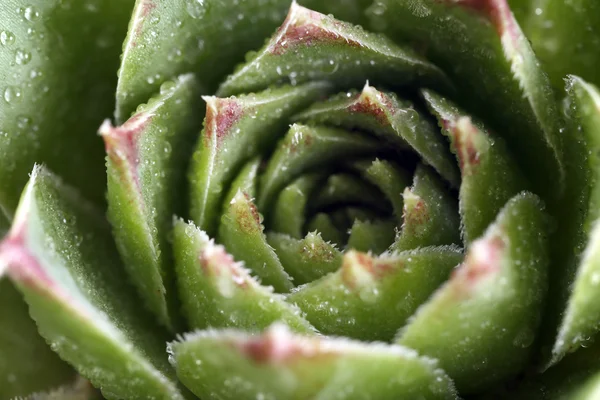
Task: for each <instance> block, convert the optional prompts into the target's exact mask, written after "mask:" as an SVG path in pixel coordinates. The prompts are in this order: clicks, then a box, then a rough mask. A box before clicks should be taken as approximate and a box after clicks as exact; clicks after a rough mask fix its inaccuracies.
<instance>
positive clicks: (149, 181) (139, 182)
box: [100, 75, 201, 330]
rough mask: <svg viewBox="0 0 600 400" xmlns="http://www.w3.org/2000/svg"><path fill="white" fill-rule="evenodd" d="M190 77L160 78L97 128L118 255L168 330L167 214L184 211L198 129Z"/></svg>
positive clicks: (173, 314) (173, 322)
mask: <svg viewBox="0 0 600 400" xmlns="http://www.w3.org/2000/svg"><path fill="white" fill-rule="evenodd" d="M197 100H199V88H198V83H197V82H196V80H195V79H194V77H193V76H192V75H184V76H182V77H180V78H178V79H177V80H176V81H175V82H169V83H165V84H164V85H163V86H162V87H161V93H160V95H158V96H157V97H155V98H153V99H151V100H150V102H149V103H148V104H146V105H144V106H141V107H139V108H138V110H137V112H136V114H135V115H134V116H132V117H131V119H129V120H128V121H127V122H126V123H125V124H123V125H121V126H119V127H116V128H113V127H112V126H111V125H110V123H109V122H108V121H107V122H105V124H104V125H103V126H102V127H101V128H100V134H101V135H102V137H103V138H104V142H105V143H106V152H107V154H108V155H107V157H106V160H107V161H106V165H107V169H108V214H109V219H110V221H111V223H112V226H113V233H114V235H115V238H116V241H117V245H118V248H119V252H120V253H121V257H123V261H124V264H125V267H126V268H127V272H128V273H129V275H130V277H131V279H132V281H133V283H134V284H135V285H136V287H137V289H138V291H139V293H140V295H141V297H142V298H143V299H144V300H145V302H146V304H147V306H148V307H149V309H150V310H151V311H152V312H153V313H154V314H156V316H157V317H158V319H159V321H160V322H161V323H162V324H164V325H165V326H167V327H168V328H169V329H171V330H175V329H176V327H177V326H178V325H179V324H180V321H178V319H179V317H178V315H179V305H178V302H177V297H176V289H175V276H174V274H173V267H172V254H171V250H170V247H169V244H168V241H167V235H168V233H169V232H170V231H171V221H172V215H173V214H174V213H181V212H182V211H183V204H182V201H181V200H182V198H183V196H181V192H182V191H183V189H184V188H185V176H186V173H185V170H186V166H187V162H186V160H187V159H188V158H189V157H190V155H191V151H190V150H189V149H190V148H191V145H192V143H193V142H194V139H195V136H196V134H197V132H198V130H200V126H201V120H200V118H199V116H198V114H197V112H195V110H194V108H193V107H192V105H193V104H194V103H195V102H196V101H197Z"/></svg>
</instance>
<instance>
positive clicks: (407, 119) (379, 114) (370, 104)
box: [296, 84, 460, 186]
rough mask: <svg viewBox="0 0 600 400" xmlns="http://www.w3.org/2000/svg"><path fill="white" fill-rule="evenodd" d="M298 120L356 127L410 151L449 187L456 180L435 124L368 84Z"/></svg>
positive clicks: (448, 153) (321, 104) (393, 96)
mask: <svg viewBox="0 0 600 400" xmlns="http://www.w3.org/2000/svg"><path fill="white" fill-rule="evenodd" d="M296 118H297V119H298V120H300V121H311V122H316V123H319V124H327V125H334V126H341V127H344V128H348V129H355V128H359V129H361V130H364V131H367V132H371V133H373V134H375V135H377V136H378V137H380V138H381V139H383V140H385V141H386V142H388V143H390V144H393V145H394V146H395V147H396V148H397V149H406V148H412V149H414V150H415V151H416V152H417V153H418V154H419V156H420V157H421V158H422V159H423V160H424V161H425V162H427V163H428V164H430V165H432V166H433V167H434V168H435V169H436V170H437V171H438V173H439V174H440V175H441V176H443V177H444V178H445V179H446V180H448V181H449V182H450V183H452V185H453V186H458V183H459V181H460V177H459V172H458V169H457V168H456V163H455V162H454V160H453V159H452V156H451V155H450V151H449V149H448V145H447V143H446V141H445V140H444V138H443V137H442V135H440V133H439V131H438V129H437V128H436V127H435V125H434V124H433V123H432V122H431V121H430V120H429V119H428V118H425V117H424V116H423V115H421V113H419V112H418V111H417V110H416V109H415V107H414V105H413V104H412V103H411V102H410V101H408V100H402V99H400V98H398V96H396V95H395V94H394V93H390V92H381V91H378V90H377V89H375V88H374V87H372V86H369V85H368V84H367V85H365V87H364V88H363V90H362V92H361V93H360V94H354V93H352V92H348V93H342V94H340V95H338V96H334V97H332V98H330V99H328V100H327V101H324V102H322V103H317V104H315V105H313V106H311V107H310V108H309V109H308V110H306V111H304V112H303V113H301V114H300V115H298V116H297V117H296Z"/></svg>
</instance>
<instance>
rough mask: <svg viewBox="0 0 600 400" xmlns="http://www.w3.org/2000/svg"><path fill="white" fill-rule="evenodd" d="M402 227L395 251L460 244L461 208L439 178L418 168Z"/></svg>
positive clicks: (406, 192) (406, 200)
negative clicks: (459, 208)
mask: <svg viewBox="0 0 600 400" xmlns="http://www.w3.org/2000/svg"><path fill="white" fill-rule="evenodd" d="M403 203H404V212H403V225H402V230H401V231H400V234H399V235H398V237H397V238H396V241H395V242H394V244H393V246H392V249H393V250H399V251H402V250H411V249H416V248H419V247H426V246H439V245H448V244H460V217H459V214H458V204H457V202H456V200H455V199H454V196H453V194H452V193H450V192H449V191H448V189H447V188H446V187H445V185H444V182H442V181H441V179H440V177H439V176H438V175H437V174H436V173H435V172H434V171H433V170H432V169H430V168H429V167H426V166H424V165H422V164H420V165H418V166H417V169H416V171H415V176H414V181H413V186H412V187H411V188H406V189H405V190H404V194H403Z"/></svg>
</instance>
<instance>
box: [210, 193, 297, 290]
mask: <svg viewBox="0 0 600 400" xmlns="http://www.w3.org/2000/svg"><path fill="white" fill-rule="evenodd" d="M253 183H254V185H253V186H256V185H255V182H253ZM231 192H236V194H235V196H233V198H232V200H231V201H230V202H229V203H228V204H224V205H223V208H224V213H223V216H222V218H221V225H220V226H219V235H218V238H219V241H220V242H221V243H223V245H225V246H226V247H227V249H228V251H229V252H231V254H232V255H233V256H234V257H236V258H237V259H238V260H244V261H245V263H246V265H247V267H248V268H249V269H250V270H251V271H252V272H253V273H254V274H255V275H256V276H257V277H259V278H260V280H261V281H262V283H264V284H266V285H271V286H273V288H274V289H275V290H276V291H277V292H280V293H281V292H289V291H290V290H291V289H292V287H294V285H293V283H292V278H291V277H290V276H289V275H288V273H287V272H286V271H285V269H284V268H283V265H282V264H281V261H280V260H279V257H277V254H276V253H275V251H274V250H273V248H272V247H271V246H270V245H269V243H268V242H267V237H266V235H265V234H264V226H263V225H262V216H261V215H260V214H259V213H258V209H257V208H256V205H255V204H254V201H253V200H252V199H251V196H253V195H254V192H253V191H252V192H251V193H248V192H242V190H241V188H239V187H236V186H232V188H231Z"/></svg>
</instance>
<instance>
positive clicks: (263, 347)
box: [238, 324, 314, 364]
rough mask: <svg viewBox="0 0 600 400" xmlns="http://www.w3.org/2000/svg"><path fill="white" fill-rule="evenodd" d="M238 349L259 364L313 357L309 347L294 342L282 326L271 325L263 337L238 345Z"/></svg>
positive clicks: (287, 330)
mask: <svg viewBox="0 0 600 400" xmlns="http://www.w3.org/2000/svg"><path fill="white" fill-rule="evenodd" d="M305 340H307V339H305ZM238 348H239V350H240V351H241V352H242V353H243V354H244V355H245V356H247V357H249V358H250V359H251V360H252V361H254V362H256V363H259V364H267V363H283V362H285V361H287V360H289V359H290V358H293V357H296V356H309V357H310V356H313V355H314V351H313V350H312V349H311V347H309V346H303V345H302V343H301V342H299V341H297V340H294V337H293V336H292V334H291V332H290V330H289V329H288V328H287V327H286V326H285V325H282V324H275V325H272V326H271V327H270V328H269V329H268V330H267V331H266V332H265V333H264V334H263V335H261V336H257V337H251V338H249V339H248V340H247V341H245V342H243V343H239V344H238Z"/></svg>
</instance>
